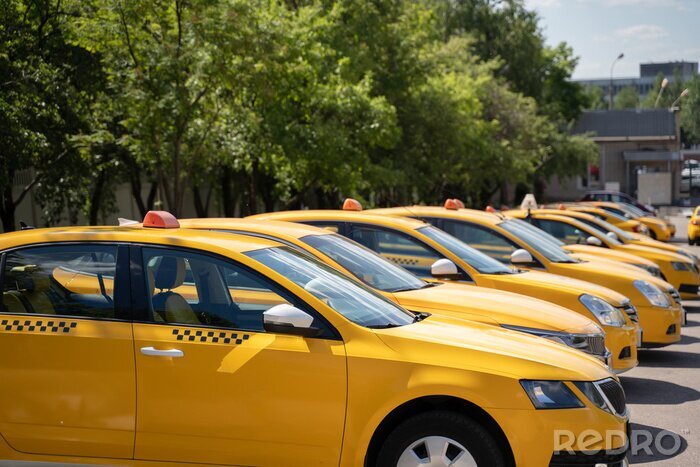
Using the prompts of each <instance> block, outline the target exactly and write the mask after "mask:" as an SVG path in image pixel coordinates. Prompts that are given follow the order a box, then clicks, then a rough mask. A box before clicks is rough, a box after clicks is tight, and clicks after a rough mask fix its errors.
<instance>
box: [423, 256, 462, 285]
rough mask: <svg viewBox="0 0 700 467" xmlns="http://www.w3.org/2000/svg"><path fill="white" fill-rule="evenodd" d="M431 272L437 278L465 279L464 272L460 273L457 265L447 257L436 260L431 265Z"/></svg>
mask: <svg viewBox="0 0 700 467" xmlns="http://www.w3.org/2000/svg"><path fill="white" fill-rule="evenodd" d="M430 274H431V275H432V276H433V277H434V278H435V279H455V280H457V279H463V278H464V276H463V274H460V272H459V270H458V269H457V265H456V264H455V263H453V262H452V261H450V260H449V259H447V258H441V259H439V260H437V261H435V262H434V263H433V264H432V266H430Z"/></svg>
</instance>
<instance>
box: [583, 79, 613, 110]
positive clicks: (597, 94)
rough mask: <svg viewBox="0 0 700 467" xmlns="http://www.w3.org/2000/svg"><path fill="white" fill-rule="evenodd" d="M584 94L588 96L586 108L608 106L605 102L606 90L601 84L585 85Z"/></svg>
mask: <svg viewBox="0 0 700 467" xmlns="http://www.w3.org/2000/svg"><path fill="white" fill-rule="evenodd" d="M583 94H584V95H585V96H586V104H585V105H584V108H585V109H586V110H605V109H607V108H608V107H607V104H606V103H605V92H603V89H602V88H600V87H599V86H592V85H587V86H584V87H583Z"/></svg>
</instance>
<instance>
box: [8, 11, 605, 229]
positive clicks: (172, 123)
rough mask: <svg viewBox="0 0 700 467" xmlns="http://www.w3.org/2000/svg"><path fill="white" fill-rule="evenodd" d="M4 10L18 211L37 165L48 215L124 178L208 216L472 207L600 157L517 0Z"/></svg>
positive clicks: (145, 193) (143, 200) (555, 57)
mask: <svg viewBox="0 0 700 467" xmlns="http://www.w3.org/2000/svg"><path fill="white" fill-rule="evenodd" d="M28 5H29V6H28ZM37 5H40V6H37ZM41 5H43V6H41ZM52 6H53V9H52V8H50V7H52ZM59 6H60V8H59ZM0 8H3V9H4V10H3V11H2V18H3V19H2V22H1V23H0V44H2V45H3V46H4V47H3V48H1V49H0V50H3V52H2V53H0V79H1V81H0V83H9V84H2V86H4V88H3V89H2V93H0V110H2V112H1V113H0V118H2V119H3V120H2V121H1V122H0V123H2V128H1V129H0V131H2V132H3V133H2V139H3V141H2V142H3V144H2V146H1V149H0V151H5V152H4V153H3V156H6V157H3V158H2V162H0V169H2V173H0V188H2V189H3V192H8V191H9V192H10V197H9V198H11V201H12V203H9V204H8V206H9V205H12V206H11V207H12V208H13V209H14V206H16V204H18V199H17V194H16V193H15V194H14V195H12V189H11V182H12V179H13V176H14V174H15V173H16V172H17V171H19V170H23V169H28V168H32V167H33V168H34V169H35V171H36V173H38V174H39V176H38V178H37V179H36V182H35V186H36V187H39V188H38V190H37V193H38V195H37V196H38V198H39V200H40V202H41V204H42V206H44V207H45V211H46V212H45V218H46V219H47V221H48V222H50V223H53V222H56V221H58V220H60V219H61V218H62V217H65V216H68V217H69V219H70V220H73V221H75V220H77V217H78V215H79V214H80V215H82V216H84V217H85V218H86V219H87V221H88V222H90V223H97V222H99V221H100V220H102V219H104V218H105V216H107V215H108V214H110V212H112V210H113V209H114V208H115V198H114V191H115V188H116V187H117V186H118V185H119V184H122V183H128V184H129V186H130V188H131V193H132V196H133V198H134V201H135V202H136V205H137V206H138V209H139V210H140V212H141V214H143V213H145V211H146V210H147V209H150V208H152V207H154V206H156V205H158V203H160V205H162V206H163V207H164V208H166V209H169V210H171V211H173V212H174V213H175V214H176V215H178V214H180V213H182V212H183V209H184V206H185V204H186V200H187V199H188V198H189V197H192V198H193V201H194V205H195V208H196V210H197V214H198V215H201V216H205V215H207V214H208V212H209V209H210V207H211V206H212V205H213V204H216V203H218V204H220V206H221V207H222V208H223V210H224V212H225V213H226V214H227V215H234V214H236V213H242V214H248V213H254V212H256V211H257V210H259V209H261V208H262V209H267V210H270V209H275V208H280V207H293V206H300V205H301V204H305V205H317V206H333V207H335V206H337V203H338V202H339V201H340V198H341V197H342V196H345V195H349V194H353V195H356V196H360V197H362V198H364V199H368V200H373V201H374V203H376V204H386V203H391V202H410V201H413V202H430V203H434V202H442V200H443V198H444V197H445V196H458V197H462V198H465V199H466V200H467V201H469V202H471V203H473V204H481V203H484V202H485V201H486V200H487V199H488V198H490V197H491V196H492V195H493V194H494V193H495V192H497V191H498V190H499V189H500V188H501V187H502V186H503V184H504V182H506V181H508V182H511V183H524V184H534V183H536V182H537V181H538V180H539V179H541V178H543V177H549V176H551V175H561V176H569V175H575V174H576V173H577V172H578V171H582V170H584V169H585V166H586V164H587V163H588V162H589V161H590V160H592V159H594V158H595V148H594V147H593V146H592V144H590V143H589V142H588V141H587V140H585V139H584V138H580V137H572V136H570V134H569V128H570V126H571V123H572V122H573V121H574V120H575V119H576V118H577V117H578V115H579V113H580V111H581V109H582V108H584V107H586V106H587V105H590V103H591V102H592V100H591V97H590V95H589V94H587V93H586V92H584V90H583V89H582V88H581V87H580V86H578V85H576V84H574V83H572V82H571V81H570V79H569V78H570V76H571V74H572V72H573V70H574V68H575V66H576V59H575V58H574V56H573V52H572V50H571V49H570V48H569V47H568V46H566V45H565V44H561V45H559V46H556V47H548V46H546V45H545V44H544V38H543V35H542V32H541V30H540V27H539V24H538V18H537V15H536V14H535V13H534V12H532V11H529V10H527V8H525V6H524V4H523V2H522V1H521V0H508V1H496V0H462V1H459V2H446V1H444V0H429V1H426V2H412V1H408V0H388V1H383V2H376V1H373V0H303V1H285V2H270V1H268V0H223V1H219V2H215V1H212V0H166V1H162V2H153V1H148V0H134V1H129V2H124V1H123V0H83V1H77V0H64V1H63V2H59V1H58V0H55V2H54V3H51V2H50V1H49V0H44V2H39V3H37V2H28V0H8V1H6V2H4V3H3V4H2V6H0ZM33 9H34V10H35V11H34V10H33ZM25 12H30V13H31V14H25ZM42 12H51V15H50V21H42V18H44V17H43V16H42V14H43V13H42ZM22 22H24V23H26V24H24V23H22ZM42 24H45V26H42V27H46V28H51V33H50V34H48V33H46V34H44V35H42V34H41V33H37V28H39V25H42ZM37 37H38V38H39V39H37ZM41 37H44V39H41ZM5 51H7V52H5ZM598 100H599V99H598ZM56 161H58V162H56ZM52 164H53V165H52ZM49 166H51V167H56V170H50V171H42V168H44V167H49ZM42 174H43V175H42ZM8 187H9V189H8ZM15 191H16V190H15ZM13 196H14V197H13ZM6 198H7V197H6ZM19 201H21V200H19ZM5 204H7V203H5ZM3 209H4V208H3ZM10 211H12V209H10V210H8V209H5V211H3V212H6V213H7V214H6V215H5V214H3V216H4V217H3V221H5V219H6V218H7V219H10V218H12V217H13V215H14V214H13V212H10ZM9 222H10V221H9V220H8V225H9ZM5 228H6V229H7V228H8V227H7V226H6V227H5Z"/></svg>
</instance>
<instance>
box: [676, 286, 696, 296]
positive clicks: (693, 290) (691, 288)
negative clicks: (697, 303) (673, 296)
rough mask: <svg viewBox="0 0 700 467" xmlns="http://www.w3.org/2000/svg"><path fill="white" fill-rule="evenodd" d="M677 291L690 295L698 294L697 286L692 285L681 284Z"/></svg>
mask: <svg viewBox="0 0 700 467" xmlns="http://www.w3.org/2000/svg"><path fill="white" fill-rule="evenodd" d="M678 291H679V292H680V293H692V294H697V293H698V286H697V285H693V284H681V286H680V287H678Z"/></svg>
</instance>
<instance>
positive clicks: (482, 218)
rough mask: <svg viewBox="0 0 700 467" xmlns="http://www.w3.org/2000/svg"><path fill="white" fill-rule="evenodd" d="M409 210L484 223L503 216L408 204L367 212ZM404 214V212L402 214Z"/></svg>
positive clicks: (473, 210)
mask: <svg viewBox="0 0 700 467" xmlns="http://www.w3.org/2000/svg"><path fill="white" fill-rule="evenodd" d="M407 211H410V212H411V214H412V215H418V216H421V217H423V216H425V217H431V216H433V217H441V218H448V219H462V220H464V219H465V218H468V219H470V220H477V221H479V222H482V223H484V224H493V225H495V224H499V223H500V222H501V221H503V218H502V217H500V216H498V215H497V214H494V213H491V212H486V211H479V210H476V209H447V208H444V207H440V206H409V207H406V208H384V209H371V210H369V211H368V212H372V213H375V212H376V213H381V214H389V215H393V216H400V215H402V214H401V213H402V212H407ZM404 215H406V214H404Z"/></svg>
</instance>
